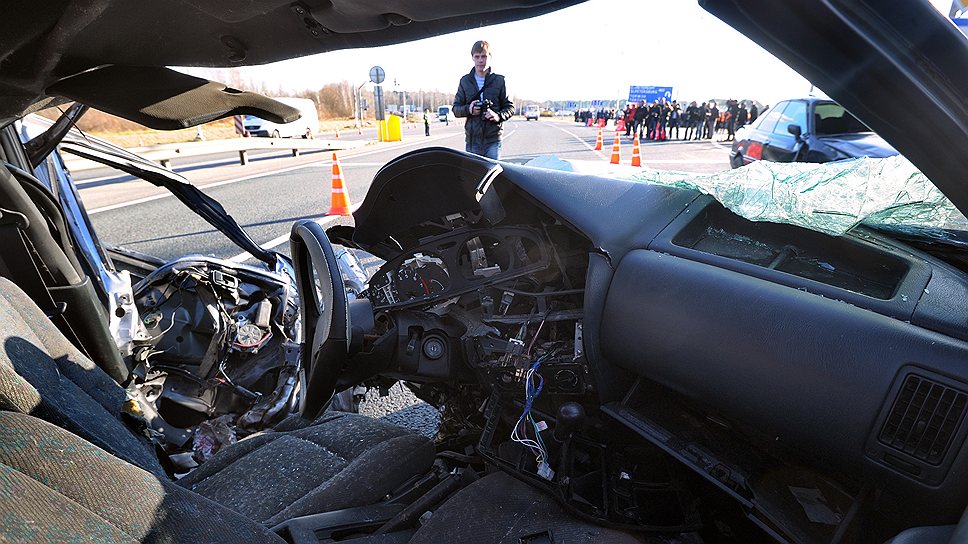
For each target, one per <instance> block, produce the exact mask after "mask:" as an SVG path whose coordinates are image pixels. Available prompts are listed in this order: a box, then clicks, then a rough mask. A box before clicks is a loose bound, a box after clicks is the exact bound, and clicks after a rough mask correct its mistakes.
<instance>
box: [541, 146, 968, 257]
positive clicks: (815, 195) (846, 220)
mask: <svg viewBox="0 0 968 544" xmlns="http://www.w3.org/2000/svg"><path fill="white" fill-rule="evenodd" d="M528 165H529V166H536V167H539V168H550V169H555V170H566V171H575V172H584V173H594V174H598V175H606V176H610V177H615V178H619V179H627V180H632V181H638V182H643V183H654V184H657V185H668V186H673V187H680V188H684V189H694V190H698V191H700V192H703V193H705V194H708V195H710V196H712V197H714V198H715V199H716V200H718V201H719V202H720V203H722V204H723V206H725V207H727V208H729V209H730V210H732V211H733V212H734V213H736V214H738V215H740V216H742V217H745V218H746V219H749V220H751V221H768V222H772V223H788V224H791V225H797V226H800V227H805V228H808V229H812V230H815V231H818V232H823V233H826V234H830V235H833V236H840V235H842V234H844V233H845V232H847V231H848V230H850V229H851V228H853V227H855V226H857V225H860V224H863V225H867V226H872V227H876V228H879V229H882V230H891V231H898V232H904V233H906V234H921V235H924V236H929V237H932V238H940V239H946V238H951V237H952V234H953V233H952V231H968V219H966V218H965V216H964V215H963V214H962V213H961V212H959V211H958V209H957V208H955V206H954V204H952V203H951V201H949V200H948V198H947V197H945V196H944V195H943V194H942V193H941V191H940V190H938V188H937V187H935V186H934V184H932V183H931V181H930V180H928V178H927V177H926V176H925V175H924V174H922V173H921V172H920V171H919V170H918V169H917V168H916V167H915V166H914V165H913V164H911V162H910V161H908V160H907V159H905V158H904V157H902V156H899V155H898V156H894V157H888V158H860V159H849V160H843V161H837V162H830V163H826V164H811V163H776V162H768V161H756V162H754V163H752V164H749V165H747V166H745V167H743V168H739V169H735V170H726V171H723V172H717V173H714V174H695V173H689V172H675V171H667V170H643V169H640V168H631V167H624V166H617V165H607V164H601V163H592V162H585V161H565V160H561V159H558V158H556V157H538V158H536V159H534V160H532V161H530V162H529V163H528Z"/></svg>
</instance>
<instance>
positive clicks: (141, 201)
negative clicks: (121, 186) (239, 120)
mask: <svg viewBox="0 0 968 544" xmlns="http://www.w3.org/2000/svg"><path fill="white" fill-rule="evenodd" d="M324 164H325V162H324V161H315V162H310V163H306V164H300V165H298V166H290V167H288V168H282V169H279V170H273V171H271V172H261V173H258V174H250V175H248V176H242V177H240V178H232V179H227V180H224V181H217V182H215V183H209V184H208V185H201V186H199V187H198V188H199V189H208V188H211V187H221V186H223V185H231V184H233V183H238V182H240V181H248V180H250V179H255V178H262V177H266V176H272V175H275V174H284V173H286V172H292V171H294V170H300V169H303V168H315V167H317V166H323V165H324ZM172 196H175V195H173V194H172V193H169V192H165V193H161V194H158V195H151V196H146V197H144V198H137V199H135V200H128V201H126V202H119V203H117V204H111V205H110V206H102V207H100V208H94V209H92V210H88V211H87V214H88V215H94V214H96V213H101V212H107V211H111V210H117V209H119V208H125V207H128V206H134V205H135V204H144V203H145V202H151V201H153V200H161V199H162V198H169V197H172Z"/></svg>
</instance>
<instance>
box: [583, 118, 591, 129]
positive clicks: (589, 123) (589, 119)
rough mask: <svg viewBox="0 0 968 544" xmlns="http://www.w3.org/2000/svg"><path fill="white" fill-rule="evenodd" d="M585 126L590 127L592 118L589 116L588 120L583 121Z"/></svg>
mask: <svg viewBox="0 0 968 544" xmlns="http://www.w3.org/2000/svg"><path fill="white" fill-rule="evenodd" d="M585 126H586V127H590V126H592V118H591V117H589V118H588V121H586V122H585Z"/></svg>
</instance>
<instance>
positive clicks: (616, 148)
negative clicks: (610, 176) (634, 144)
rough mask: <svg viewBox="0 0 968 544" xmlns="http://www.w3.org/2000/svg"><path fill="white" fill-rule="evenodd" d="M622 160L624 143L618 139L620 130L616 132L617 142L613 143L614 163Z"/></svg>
mask: <svg viewBox="0 0 968 544" xmlns="http://www.w3.org/2000/svg"><path fill="white" fill-rule="evenodd" d="M620 162H622V143H621V142H620V141H619V139H618V132H616V133H615V143H613V144H612V164H619V163H620Z"/></svg>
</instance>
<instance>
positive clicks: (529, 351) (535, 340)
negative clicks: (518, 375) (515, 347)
mask: <svg viewBox="0 0 968 544" xmlns="http://www.w3.org/2000/svg"><path fill="white" fill-rule="evenodd" d="M544 324H545V320H544V319H542V320H541V323H540V324H539V325H538V330H536V331H535V332H534V338H532V339H531V343H530V344H528V351H525V352H524V355H525V356H526V357H531V348H533V347H534V343H535V342H537V341H538V335H539V334H541V329H542V327H544Z"/></svg>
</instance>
